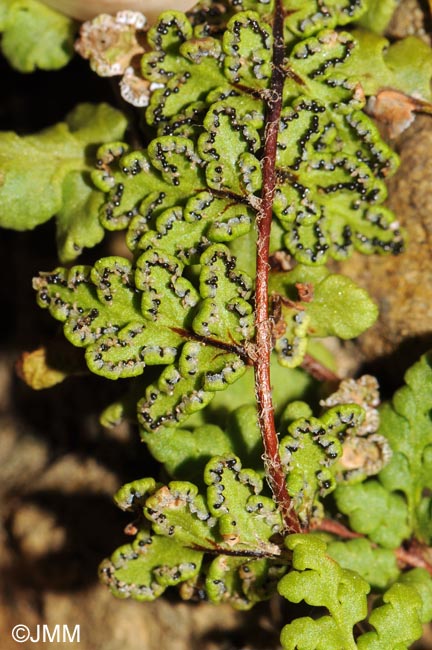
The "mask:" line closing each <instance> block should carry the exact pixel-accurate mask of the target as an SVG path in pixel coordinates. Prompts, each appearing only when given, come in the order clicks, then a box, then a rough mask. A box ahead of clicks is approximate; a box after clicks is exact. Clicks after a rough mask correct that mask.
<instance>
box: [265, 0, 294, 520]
mask: <svg viewBox="0 0 432 650" xmlns="http://www.w3.org/2000/svg"><path fill="white" fill-rule="evenodd" d="M273 37H274V46H273V48H274V49H273V72H272V78H271V83H270V89H269V91H268V93H267V115H266V126H265V132H264V160H263V191H262V195H261V205H260V209H259V211H258V214H257V229H258V238H257V271H256V296H255V325H256V339H255V340H256V351H257V358H256V361H255V364H254V365H255V392H256V398H257V403H258V419H259V426H260V429H261V435H262V439H263V445H264V460H265V465H266V473H267V477H268V481H269V484H270V486H271V489H272V491H273V494H274V497H275V499H276V502H277V504H278V506H279V509H280V511H281V513H282V517H283V520H284V523H285V527H286V529H287V531H288V532H290V533H293V532H300V531H301V526H300V522H299V519H298V517H297V515H296V513H295V512H294V509H293V507H292V504H291V499H290V497H289V494H288V491H287V487H286V483H285V475H284V472H283V468H282V463H281V459H280V456H279V448H278V447H279V444H278V443H279V441H278V435H277V432H276V428H275V422H274V409H273V401H272V390H271V381H270V355H271V351H272V336H271V327H270V321H269V299H268V277H269V270H270V264H269V249H270V230H271V223H272V215H273V199H274V192H275V187H276V170H275V168H276V150H277V137H278V131H279V119H280V114H281V109H282V90H283V83H284V72H283V69H282V66H283V59H284V41H283V9H282V5H281V0H276V3H275V18H274V23H273Z"/></svg>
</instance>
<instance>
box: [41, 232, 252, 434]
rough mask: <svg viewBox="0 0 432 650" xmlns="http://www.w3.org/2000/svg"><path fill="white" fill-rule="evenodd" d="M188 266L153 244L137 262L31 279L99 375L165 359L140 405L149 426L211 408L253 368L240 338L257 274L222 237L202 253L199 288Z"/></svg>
mask: <svg viewBox="0 0 432 650" xmlns="http://www.w3.org/2000/svg"><path fill="white" fill-rule="evenodd" d="M183 268H184V267H183V264H182V263H181V262H179V261H178V260H177V259H176V258H174V257H172V256H170V255H167V254H166V253H164V252H163V251H162V252H158V251H156V250H154V249H153V250H148V251H147V252H145V253H143V254H142V255H141V256H140V257H139V258H138V259H137V261H136V265H135V266H133V265H132V263H131V262H129V261H128V260H126V259H124V258H119V257H109V258H103V259H101V260H99V261H98V262H96V264H95V266H94V267H93V268H91V267H88V266H76V267H73V268H72V269H70V270H66V269H61V268H60V269H56V270H55V271H53V272H52V273H43V274H41V275H40V277H39V278H36V279H35V280H34V288H35V289H36V290H37V292H38V302H39V305H40V306H41V307H45V308H48V309H49V310H50V312H51V314H52V315H53V316H54V318H56V319H58V320H60V321H62V322H64V323H65V325H64V332H65V335H66V337H67V338H68V339H69V341H70V342H71V343H73V344H74V345H76V346H78V347H84V348H86V361H87V364H88V366H89V368H90V370H92V372H95V373H96V374H99V375H102V376H105V377H108V378H109V379H118V378H124V377H135V376H138V375H140V374H142V373H143V371H144V369H145V367H146V366H152V365H165V366H167V368H166V369H165V370H164V371H163V372H162V374H161V375H160V377H159V379H158V381H157V382H155V383H153V384H151V385H150V386H148V387H147V389H146V391H145V397H144V398H143V399H142V400H141V401H140V402H139V404H138V418H139V421H140V423H141V424H142V425H143V427H144V428H145V429H146V430H147V431H155V430H157V429H158V428H159V427H160V426H172V424H175V423H179V422H181V421H182V420H183V419H185V418H186V417H188V415H190V414H191V413H193V412H195V411H197V410H200V409H202V408H204V406H205V405H206V404H207V403H208V402H209V401H210V400H211V398H212V397H213V394H214V392H215V391H219V390H224V389H225V388H226V387H227V386H228V385H229V384H231V383H233V382H234V381H236V380H237V379H238V378H239V377H240V376H241V375H242V374H243V372H244V371H245V368H246V366H245V361H244V359H245V352H244V350H243V348H242V347H241V345H237V343H239V344H240V343H242V342H243V341H244V340H246V339H248V338H250V337H251V336H252V335H253V322H252V307H251V305H250V304H249V302H248V300H249V298H250V296H251V288H252V287H251V281H250V279H249V278H248V276H247V275H246V274H244V273H241V272H239V271H237V269H236V263H235V259H234V258H233V257H232V255H231V254H230V252H229V250H228V249H227V248H226V247H225V246H223V245H221V244H219V245H214V246H212V247H210V248H208V249H207V250H206V251H205V252H204V253H203V255H202V257H201V272H200V274H199V278H198V283H197V284H198V289H199V290H197V289H196V288H195V287H194V285H193V284H192V283H191V282H190V281H189V280H188V279H186V278H185V277H184V276H183ZM183 343H184V345H183Z"/></svg>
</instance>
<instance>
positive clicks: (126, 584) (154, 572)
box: [99, 530, 202, 602]
mask: <svg viewBox="0 0 432 650" xmlns="http://www.w3.org/2000/svg"><path fill="white" fill-rule="evenodd" d="M201 561H202V553H200V552H199V551H194V550H192V549H188V548H185V547H184V546H181V545H180V544H177V543H176V542H175V541H174V540H172V539H170V538H169V537H161V536H159V535H151V534H150V533H149V531H147V530H142V531H141V532H140V533H139V534H138V535H137V537H136V539H135V540H134V541H133V542H132V544H126V545H124V546H121V547H120V548H118V549H117V550H116V551H115V552H114V553H113V554H112V556H111V558H110V559H107V560H104V561H103V562H102V563H101V565H100V567H99V575H100V579H101V580H102V582H104V583H105V584H106V585H108V586H109V588H110V589H111V591H112V593H113V594H114V595H115V596H117V597H118V598H133V599H134V600H138V601H144V602H145V601H151V600H155V599H156V598H158V596H160V595H161V594H162V593H163V592H164V591H165V589H166V588H167V587H170V586H173V585H177V584H179V583H180V582H184V581H186V580H190V579H191V578H192V577H193V576H195V575H197V573H198V572H199V570H200V567H201Z"/></svg>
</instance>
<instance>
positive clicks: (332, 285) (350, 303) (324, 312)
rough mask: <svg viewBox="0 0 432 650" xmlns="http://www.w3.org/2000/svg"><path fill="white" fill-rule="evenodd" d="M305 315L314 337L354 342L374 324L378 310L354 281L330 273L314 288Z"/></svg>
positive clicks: (365, 292)
mask: <svg viewBox="0 0 432 650" xmlns="http://www.w3.org/2000/svg"><path fill="white" fill-rule="evenodd" d="M308 314H309V316H310V325H309V327H310V330H311V331H312V332H313V333H314V335H315V336H337V337H339V338H341V339H353V338H355V337H356V336H359V335H360V334H361V333H362V332H364V331H365V330H367V329H368V328H369V327H371V326H372V325H373V324H374V322H375V321H376V319H377V318H378V307H377V306H376V304H375V303H374V302H373V300H372V299H371V298H370V297H369V295H368V293H367V291H365V290H364V289H361V288H360V287H359V286H358V285H357V284H356V283H355V282H353V281H352V280H350V279H349V278H347V277H345V276H343V275H336V274H332V275H328V276H327V277H326V278H325V279H324V280H323V281H322V282H320V283H319V284H318V285H317V286H316V288H315V291H314V297H313V300H312V301H311V303H310V304H309V305H308Z"/></svg>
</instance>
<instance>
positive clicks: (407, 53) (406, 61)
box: [341, 0, 432, 100]
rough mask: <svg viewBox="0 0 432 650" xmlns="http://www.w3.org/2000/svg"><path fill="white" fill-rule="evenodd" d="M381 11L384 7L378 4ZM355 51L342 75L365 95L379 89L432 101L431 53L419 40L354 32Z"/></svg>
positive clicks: (362, 31)
mask: <svg viewBox="0 0 432 650" xmlns="http://www.w3.org/2000/svg"><path fill="white" fill-rule="evenodd" d="M378 4H379V5H380V7H381V5H383V3H382V2H381V0H380V2H379V3H378ZM353 36H354V38H355V39H356V42H357V44H358V45H357V48H356V49H355V50H354V51H353V53H352V56H351V57H350V58H349V60H347V61H346V62H345V63H344V64H342V66H341V71H342V73H344V74H348V75H349V76H350V77H351V78H352V79H357V81H358V82H360V83H361V86H362V88H363V90H364V92H365V93H366V95H368V96H369V95H376V94H377V92H378V91H379V90H380V89H382V88H392V89H393V90H399V91H400V92H402V93H405V94H406V95H413V96H414V97H420V98H422V99H425V100H430V99H431V90H430V81H431V77H432V51H431V48H430V47H429V46H428V45H426V43H424V41H422V40H421V39H420V38H416V37H414V36H409V37H407V38H403V39H401V40H399V41H396V42H395V43H393V44H391V45H390V44H389V41H388V40H387V39H386V38H384V37H382V36H379V35H378V34H374V33H373V32H370V31H366V30H354V31H353Z"/></svg>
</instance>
